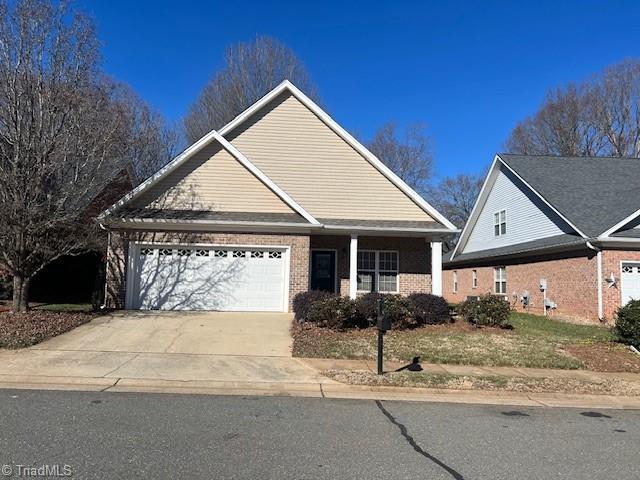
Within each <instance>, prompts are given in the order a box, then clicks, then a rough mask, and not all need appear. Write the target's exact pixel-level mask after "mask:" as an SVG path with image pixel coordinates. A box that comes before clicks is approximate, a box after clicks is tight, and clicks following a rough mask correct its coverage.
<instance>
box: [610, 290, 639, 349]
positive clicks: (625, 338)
mask: <svg viewBox="0 0 640 480" xmlns="http://www.w3.org/2000/svg"><path fill="white" fill-rule="evenodd" d="M614 332H615V334H616V336H617V337H618V340H619V341H621V342H622V343H626V344H628V345H633V346H635V347H640V300H631V301H630V302H629V303H627V304H626V305H625V306H624V307H620V308H619V309H618V312H617V314H616V326H615V327H614Z"/></svg>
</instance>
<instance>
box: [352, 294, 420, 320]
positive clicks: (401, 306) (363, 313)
mask: <svg viewBox="0 0 640 480" xmlns="http://www.w3.org/2000/svg"><path fill="white" fill-rule="evenodd" d="M379 300H382V308H383V311H384V314H385V315H386V316H387V317H389V319H390V320H391V326H392V327H393V328H397V329H403V328H411V327H415V326H417V323H416V321H415V318H414V315H413V308H412V304H411V302H410V301H409V300H408V299H407V298H405V297H403V296H401V295H393V294H389V293H375V292H372V293H366V294H364V295H362V296H361V297H358V299H357V300H356V310H357V314H358V321H360V322H363V323H367V324H369V325H374V326H375V324H376V321H377V318H378V301H379Z"/></svg>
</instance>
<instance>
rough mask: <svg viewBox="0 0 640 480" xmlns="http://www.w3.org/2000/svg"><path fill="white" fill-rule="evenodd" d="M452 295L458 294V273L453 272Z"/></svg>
mask: <svg viewBox="0 0 640 480" xmlns="http://www.w3.org/2000/svg"><path fill="white" fill-rule="evenodd" d="M453 293H458V272H457V271H456V270H454V271H453Z"/></svg>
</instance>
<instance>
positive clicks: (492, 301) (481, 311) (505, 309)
mask: <svg viewBox="0 0 640 480" xmlns="http://www.w3.org/2000/svg"><path fill="white" fill-rule="evenodd" d="M459 308H460V310H459V311H460V315H462V317H463V318H464V319H465V320H466V321H467V322H469V323H473V324H475V325H486V326H496V327H502V328H507V327H509V326H510V325H509V312H510V311H511V307H510V305H509V302H507V301H506V300H504V299H503V298H502V297H498V296H496V295H483V296H481V297H478V298H473V299H468V300H465V301H464V302H462V303H461V304H460V307H459Z"/></svg>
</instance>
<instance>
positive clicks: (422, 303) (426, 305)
mask: <svg viewBox="0 0 640 480" xmlns="http://www.w3.org/2000/svg"><path fill="white" fill-rule="evenodd" d="M409 301H410V302H411V304H412V307H413V314H414V317H415V320H416V322H417V323H418V324H419V325H436V324H439V323H448V322H449V321H450V320H451V315H450V313H449V304H448V303H447V301H446V300H445V299H444V298H442V297H439V296H437V295H431V294H430V293H414V294H411V295H409Z"/></svg>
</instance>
